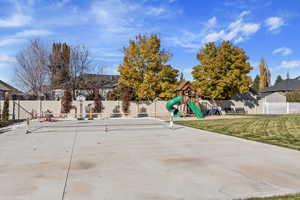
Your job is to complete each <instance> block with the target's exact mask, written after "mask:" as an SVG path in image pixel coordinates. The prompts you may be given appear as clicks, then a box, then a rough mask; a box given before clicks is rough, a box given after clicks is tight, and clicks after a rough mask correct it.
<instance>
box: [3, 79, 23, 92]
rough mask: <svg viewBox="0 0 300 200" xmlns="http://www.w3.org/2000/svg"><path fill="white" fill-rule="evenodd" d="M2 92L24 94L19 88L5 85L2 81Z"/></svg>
mask: <svg viewBox="0 0 300 200" xmlns="http://www.w3.org/2000/svg"><path fill="white" fill-rule="evenodd" d="M0 91H4V92H11V94H13V95H22V94H23V92H21V91H20V90H18V89H17V88H14V87H13V86H11V85H9V84H8V83H5V82H4V81H2V80H0Z"/></svg>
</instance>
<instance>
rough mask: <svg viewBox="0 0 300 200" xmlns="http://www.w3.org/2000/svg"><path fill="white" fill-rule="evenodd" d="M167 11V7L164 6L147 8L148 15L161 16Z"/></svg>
mask: <svg viewBox="0 0 300 200" xmlns="http://www.w3.org/2000/svg"><path fill="white" fill-rule="evenodd" d="M165 12H166V10H165V8H163V7H151V8H149V9H148V10H147V12H146V14H147V15H153V16H161V15H163V14H164V13H165Z"/></svg>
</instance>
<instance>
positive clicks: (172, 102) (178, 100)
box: [166, 96, 182, 117]
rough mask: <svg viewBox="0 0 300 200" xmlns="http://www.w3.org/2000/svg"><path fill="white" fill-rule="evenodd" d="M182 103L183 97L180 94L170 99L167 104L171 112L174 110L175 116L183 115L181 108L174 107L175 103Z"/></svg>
mask: <svg viewBox="0 0 300 200" xmlns="http://www.w3.org/2000/svg"><path fill="white" fill-rule="evenodd" d="M181 103H182V97H181V96H178V97H175V98H173V99H171V100H169V101H168V102H167V104H166V108H167V110H168V111H169V112H173V114H174V115H173V116H174V117H182V114H181V113H180V112H179V110H178V109H177V108H175V107H174V105H177V104H181Z"/></svg>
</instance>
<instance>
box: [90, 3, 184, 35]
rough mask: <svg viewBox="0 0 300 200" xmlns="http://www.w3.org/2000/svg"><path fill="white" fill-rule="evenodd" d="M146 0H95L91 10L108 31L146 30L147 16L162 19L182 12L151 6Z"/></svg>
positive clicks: (103, 28) (105, 30) (129, 31)
mask: <svg viewBox="0 0 300 200" xmlns="http://www.w3.org/2000/svg"><path fill="white" fill-rule="evenodd" d="M144 2H145V1H126V0H95V1H94V2H93V3H92V4H91V8H90V12H91V15H92V16H93V18H94V19H95V21H96V23H97V24H98V25H100V26H102V27H101V28H102V30H103V31H104V32H107V33H133V32H144V31H145V26H146V24H145V22H146V21H147V18H151V19H152V20H153V19H159V20H161V19H162V17H165V18H170V17H173V16H174V15H176V14H178V13H180V12H181V10H176V9H173V10H170V9H169V8H168V7H165V6H157V7H156V6H149V5H146V4H144ZM151 27H153V26H152V25H151ZM148 29H149V27H148ZM148 31H149V30H148Z"/></svg>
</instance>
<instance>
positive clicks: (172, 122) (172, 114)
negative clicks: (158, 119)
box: [169, 112, 174, 129]
mask: <svg viewBox="0 0 300 200" xmlns="http://www.w3.org/2000/svg"><path fill="white" fill-rule="evenodd" d="M173 127H174V113H173V112H171V115H170V125H169V128H170V129H173Z"/></svg>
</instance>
